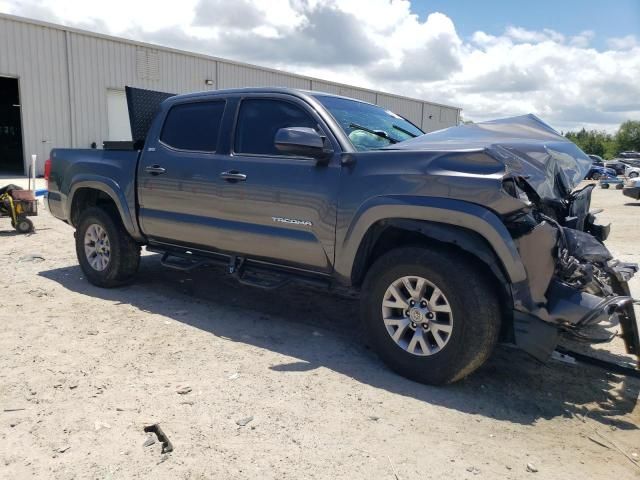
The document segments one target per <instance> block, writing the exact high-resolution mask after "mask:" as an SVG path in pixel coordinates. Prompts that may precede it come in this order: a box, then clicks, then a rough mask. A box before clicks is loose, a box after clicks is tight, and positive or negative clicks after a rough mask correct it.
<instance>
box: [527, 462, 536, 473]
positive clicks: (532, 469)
mask: <svg viewBox="0 0 640 480" xmlns="http://www.w3.org/2000/svg"><path fill="white" fill-rule="evenodd" d="M537 471H538V469H537V468H536V466H535V465H534V464H533V463H527V472H531V473H536V472H537Z"/></svg>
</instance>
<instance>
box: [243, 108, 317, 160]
mask: <svg viewBox="0 0 640 480" xmlns="http://www.w3.org/2000/svg"><path fill="white" fill-rule="evenodd" d="M285 127H309V128H318V123H317V122H316V121H315V120H314V119H313V118H312V117H311V116H310V115H309V114H308V113H306V112H305V111H304V110H303V109H302V108H300V107H298V106H297V105H295V104H293V103H290V102H286V101H282V100H271V99H266V98H253V99H247V100H243V101H242V103H241V104H240V113H239V114H238V123H237V124H236V134H235V142H234V151H235V152H236V153H250V154H260V155H273V156H282V155H285V154H283V153H282V152H280V151H279V150H277V149H276V147H275V144H274V139H275V136H276V132H277V131H278V130H279V129H281V128H285Z"/></svg>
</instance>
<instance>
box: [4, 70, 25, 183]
mask: <svg viewBox="0 0 640 480" xmlns="http://www.w3.org/2000/svg"><path fill="white" fill-rule="evenodd" d="M23 158H24V156H23V154H22V122H21V119H20V94H19V91H18V79H17V78H7V77H0V173H20V174H22V173H23V172H24V165H23Z"/></svg>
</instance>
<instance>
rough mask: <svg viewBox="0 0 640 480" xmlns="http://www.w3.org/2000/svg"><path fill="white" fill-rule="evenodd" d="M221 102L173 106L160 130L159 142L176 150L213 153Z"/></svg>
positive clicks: (220, 119) (218, 125) (222, 102)
mask: <svg viewBox="0 0 640 480" xmlns="http://www.w3.org/2000/svg"><path fill="white" fill-rule="evenodd" d="M224 106H225V102H224V101H216V102H193V103H182V104H179V105H174V106H173V107H171V109H170V110H169V113H168V114H167V118H166V120H165V121H164V125H163V127H162V133H161V134H160V141H162V143H164V144H166V145H168V146H170V147H173V148H177V149H179V150H190V151H195V152H215V150H216V146H217V143H218V135H219V133H220V124H221V123H222V114H223V113H224Z"/></svg>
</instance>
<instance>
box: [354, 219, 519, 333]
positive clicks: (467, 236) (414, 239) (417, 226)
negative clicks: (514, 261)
mask: <svg viewBox="0 0 640 480" xmlns="http://www.w3.org/2000/svg"><path fill="white" fill-rule="evenodd" d="M403 246H414V247H415V246H420V247H427V248H428V247H431V248H434V249H443V248H446V249H455V250H456V251H458V252H459V253H460V254H461V255H463V256H464V257H465V258H466V260H467V261H468V262H469V263H470V264H473V265H474V266H475V267H476V268H477V269H478V270H479V271H480V272H481V273H482V274H483V275H486V276H487V278H488V279H489V281H491V282H492V283H493V284H494V285H495V291H496V293H497V294H498V296H499V298H500V304H501V306H502V307H503V312H502V318H503V325H502V326H503V328H502V332H501V335H500V336H501V338H502V339H507V340H508V339H510V338H511V337H512V335H513V331H512V328H513V322H512V318H513V313H512V310H513V300H512V296H511V290H510V287H509V280H508V277H507V275H506V273H505V272H504V269H503V268H502V263H501V262H500V260H499V258H498V256H497V255H496V253H495V252H494V251H493V249H492V248H491V246H490V245H489V243H488V242H487V241H486V240H485V239H484V238H483V237H481V236H480V235H479V234H477V233H475V232H473V231H471V230H468V229H466V228H463V227H458V226H454V225H446V224H441V223H436V222H428V221H420V220H401V219H399V220H382V221H380V222H378V223H376V224H374V225H372V226H371V227H370V228H369V230H368V231H367V233H366V234H365V237H364V239H363V241H362V243H361V244H360V248H359V249H358V252H357V254H356V258H355V262H354V266H353V269H352V275H351V281H352V285H353V286H355V287H359V286H360V285H361V284H362V282H363V281H364V277H365V275H366V273H367V271H368V270H369V268H370V267H371V265H373V263H374V262H375V261H376V260H377V259H378V258H380V257H381V256H382V255H384V254H385V253H387V252H388V251H390V250H392V249H394V248H398V247H403Z"/></svg>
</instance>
